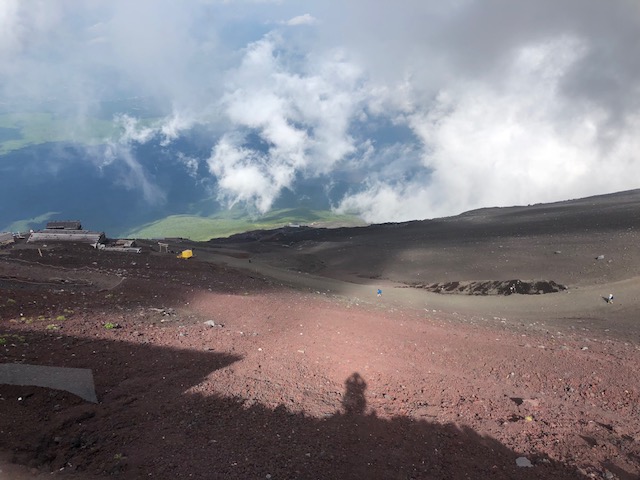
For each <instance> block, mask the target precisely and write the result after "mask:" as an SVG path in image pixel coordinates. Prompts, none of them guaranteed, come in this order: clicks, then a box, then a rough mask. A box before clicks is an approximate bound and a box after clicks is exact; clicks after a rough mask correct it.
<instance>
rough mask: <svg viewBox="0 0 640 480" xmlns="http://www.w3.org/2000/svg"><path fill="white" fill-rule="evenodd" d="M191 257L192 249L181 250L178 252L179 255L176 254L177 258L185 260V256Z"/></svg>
mask: <svg viewBox="0 0 640 480" xmlns="http://www.w3.org/2000/svg"><path fill="white" fill-rule="evenodd" d="M191 257H193V251H192V250H183V251H182V253H180V255H178V258H184V259H185V260H186V259H187V258H191Z"/></svg>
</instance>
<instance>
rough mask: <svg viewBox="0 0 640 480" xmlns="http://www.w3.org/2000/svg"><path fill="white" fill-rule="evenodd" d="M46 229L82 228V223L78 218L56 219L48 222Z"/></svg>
mask: <svg viewBox="0 0 640 480" xmlns="http://www.w3.org/2000/svg"><path fill="white" fill-rule="evenodd" d="M45 229H46V230H82V224H81V223H80V221H78V220H56V221H53V222H48V223H47V226H46V227H45Z"/></svg>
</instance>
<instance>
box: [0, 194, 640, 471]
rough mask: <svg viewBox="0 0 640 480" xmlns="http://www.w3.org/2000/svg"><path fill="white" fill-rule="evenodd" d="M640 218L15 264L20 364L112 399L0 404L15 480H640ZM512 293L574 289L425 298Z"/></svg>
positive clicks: (551, 214)
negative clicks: (543, 290) (501, 284)
mask: <svg viewBox="0 0 640 480" xmlns="http://www.w3.org/2000/svg"><path fill="white" fill-rule="evenodd" d="M625 199H626V200H625ZM581 202H582V203H581ZM590 202H591V203H590ZM634 202H635V203H634ZM594 205H596V207H597V208H596V207H594ZM633 205H635V210H633V208H632V207H633ZM638 205H640V202H638V199H637V198H636V197H632V198H631V199H629V197H620V198H618V199H617V201H612V200H611V199H610V198H609V197H605V198H603V199H595V200H589V201H580V202H574V203H565V204H558V205H556V206H537V207H529V212H528V216H527V212H526V210H527V208H523V209H521V210H520V211H519V216H518V215H515V213H514V212H515V211H511V210H509V209H499V210H495V211H482V212H476V213H475V214H467V215H466V216H461V217H456V218H455V219H444V220H442V221H431V222H421V223H420V222H416V223H411V224H402V225H398V226H393V225H386V226H375V227H369V228H368V229H366V228H362V229H360V228H359V229H351V230H348V229H336V230H321V229H316V230H304V229H298V230H295V231H284V232H280V233H278V234H277V235H274V234H273V233H272V234H271V235H270V237H269V240H264V239H262V238H261V236H260V235H259V234H254V235H253V236H251V238H250V241H247V240H246V239H247V238H249V237H246V238H245V240H244V241H243V240H242V239H238V238H236V239H231V240H227V241H222V240H220V241H215V242H210V243H208V244H193V243H189V242H182V243H181V244H175V245H172V248H173V249H180V248H187V247H194V248H195V255H196V256H195V257H194V258H192V259H189V260H179V259H176V258H175V255H171V254H159V253H149V247H152V246H153V245H152V244H148V245H147V248H145V252H146V253H143V254H140V255H135V254H121V253H115V252H99V251H95V250H93V249H91V248H90V247H87V246H83V245H49V246H48V247H46V248H44V247H42V246H40V252H41V253H42V256H41V255H40V252H39V251H38V247H37V246H35V247H34V246H29V245H26V244H19V245H15V246H14V247H13V248H11V249H5V250H3V251H2V255H0V342H2V343H3V344H2V345H0V362H2V363H16V362H23V363H27V364H34V365H49V366H62V367H77V368H90V369H92V371H93V375H94V379H95V382H96V391H97V395H98V400H99V403H98V404H91V403H87V402H85V401H83V400H81V399H80V398H78V397H75V396H74V395H72V394H69V393H65V392H63V391H57V390H49V389H44V388H38V387H20V386H9V385H0V406H1V408H0V452H1V455H0V479H4V478H11V479H22V478H39V477H42V478H44V477H45V476H46V477H47V478H48V477H50V476H51V474H52V473H53V474H54V476H69V477H71V478H79V479H85V478H92V477H94V476H106V475H116V476H118V477H119V478H143V477H144V478H160V479H165V478H166V479H173V478H204V479H218V478H220V479H228V478H237V479H247V478H256V479H260V478H263V479H265V478H271V479H274V480H275V479H293V478H300V479H303V478H327V479H333V478H336V479H347V478H385V479H387V478H389V479H409V478H411V479H423V478H424V479H444V478H450V479H460V478H497V479H510V478H524V479H570V478H571V479H573V478H612V479H613V478H620V479H631V478H638V475H640V443H639V442H640V416H639V413H640V411H639V407H638V405H639V402H638V400H639V399H640V398H639V397H640V387H639V385H640V342H639V336H638V334H639V329H638V326H637V323H636V322H637V315H636V314H635V313H634V312H637V311H638V306H639V305H638V298H637V294H636V293H635V292H637V288H638V277H637V271H638V266H640V251H638V247H637V245H638V244H639V242H638V240H639V239H638V227H639V226H638V224H637V222H639V221H640V220H638V219H640V214H639V213H640V212H638V210H640V208H639V207H638ZM601 210H602V211H603V212H604V213H602V212H601ZM616 212H623V213H621V214H620V215H617V214H616ZM630 212H631V213H633V214H630ZM601 214H602V217H600V216H599V215H601ZM533 218H540V221H539V222H538V223H536V222H534V221H532V219H533ZM576 219H577V220H576ZM585 219H587V220H588V222H587V221H586V220H585ZM507 220H508V221H507ZM614 220H615V221H614ZM616 222H617V223H616ZM554 225H555V227H554ZM585 225H587V226H588V227H585V228H588V229H589V232H588V234H586V233H585V232H583V231H582V230H581V228H583V226H585ZM556 251H560V252H561V253H554V252H556ZM601 254H604V255H605V259H604V260H596V257H598V256H599V255H601ZM513 278H523V279H532V278H545V279H548V280H549V281H553V282H557V283H561V284H563V285H566V286H567V287H568V289H567V290H566V291H562V292H558V293H549V294H544V295H520V294H514V295H508V296H503V295H487V296H484V295H482V296H478V295H441V294H438V293H433V292H429V291H426V290H425V289H415V288H406V285H407V284H412V283H413V284H418V282H424V284H429V285H430V284H433V283H441V284H446V283H447V282H480V281H507V280H509V279H513ZM397 287H398V288H397ZM399 287H404V288H399ZM378 288H381V289H382V290H383V294H382V296H380V297H378V296H377V295H376V290H377V289H378ZM611 292H613V293H614V294H615V300H614V303H613V304H607V303H606V302H605V301H604V299H603V297H606V295H608V294H609V293H611ZM209 320H213V322H214V323H215V325H216V326H213V327H212V326H208V325H206V324H205V323H204V322H205V321H209ZM106 324H111V326H117V328H105V325H106ZM519 457H526V458H527V459H528V460H529V461H530V462H531V463H532V466H531V467H519V466H517V464H516V459H518V458H519Z"/></svg>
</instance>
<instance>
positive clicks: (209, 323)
mask: <svg viewBox="0 0 640 480" xmlns="http://www.w3.org/2000/svg"><path fill="white" fill-rule="evenodd" d="M204 324H205V325H206V326H208V327H212V328H213V327H219V328H222V327H224V324H223V323H216V322H214V321H213V320H207V321H206V322H204Z"/></svg>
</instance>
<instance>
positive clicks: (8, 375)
mask: <svg viewBox="0 0 640 480" xmlns="http://www.w3.org/2000/svg"><path fill="white" fill-rule="evenodd" d="M2 383H4V384H7V385H23V386H34V387H45V388H54V389H56V390H64V391H66V392H70V393H73V394H74V395H77V396H79V397H80V398H82V399H84V400H86V401H88V402H92V403H98V397H97V396H96V388H95V385H94V383H93V373H92V372H91V370H90V369H88V368H66V367H45V366H41V365H25V364H17V363H4V364H0V384H2Z"/></svg>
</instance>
